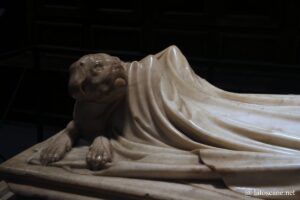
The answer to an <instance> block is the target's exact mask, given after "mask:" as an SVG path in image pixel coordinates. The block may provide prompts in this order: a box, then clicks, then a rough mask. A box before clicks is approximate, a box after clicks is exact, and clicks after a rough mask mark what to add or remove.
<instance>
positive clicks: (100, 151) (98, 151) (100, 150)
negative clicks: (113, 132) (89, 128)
mask: <svg viewBox="0 0 300 200" xmlns="http://www.w3.org/2000/svg"><path fill="white" fill-rule="evenodd" d="M111 161H112V152H111V147H110V143H109V140H108V139H107V138H105V137H102V136H100V137H97V138H95V140H94V141H93V144H92V145H91V146H90V148H89V151H88V153H87V156H86V162H87V164H88V166H89V168H90V169H91V170H99V169H103V168H104V167H105V164H106V163H108V162H111Z"/></svg>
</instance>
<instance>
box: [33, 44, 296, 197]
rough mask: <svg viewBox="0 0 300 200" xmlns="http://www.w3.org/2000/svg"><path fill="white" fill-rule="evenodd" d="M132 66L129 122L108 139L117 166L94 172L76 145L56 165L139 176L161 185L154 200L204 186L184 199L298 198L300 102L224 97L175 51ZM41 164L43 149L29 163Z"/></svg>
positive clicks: (100, 173)
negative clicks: (178, 186) (181, 189)
mask: <svg viewBox="0 0 300 200" xmlns="http://www.w3.org/2000/svg"><path fill="white" fill-rule="evenodd" d="M127 67H128V81H129V84H128V91H127V101H126V112H125V114H126V117H125V120H124V121H123V122H124V128H123V130H122V131H121V132H115V135H116V136H115V137H114V138H113V139H110V142H111V146H112V147H113V154H114V157H113V161H112V163H109V164H108V165H107V168H105V169H103V170H100V171H90V170H88V169H87V166H86V163H85V156H86V153H87V150H88V147H87V146H78V147H74V148H73V149H72V150H71V151H70V152H69V153H68V154H67V155H66V156H65V158H64V159H63V160H61V161H59V162H56V163H52V164H51V166H55V167H63V168H65V169H66V170H68V171H71V172H73V173H78V174H85V175H87V174H89V175H91V176H107V177H127V178H134V180H136V182H135V183H134V184H136V186H137V188H138V187H139V181H140V182H141V184H142V182H143V181H145V179H147V180H149V179H150V180H156V182H157V184H158V185H157V186H158V187H157V188H155V189H153V192H154V193H155V194H156V195H157V196H156V197H157V199H171V198H173V196H172V195H174V194H172V192H170V191H172V190H170V191H168V189H167V188H166V189H164V187H165V185H166V184H167V185H168V184H171V185H172V184H174V186H176V184H178V182H180V183H181V184H182V183H184V184H185V186H184V187H191V186H193V187H195V188H201V191H200V192H199V194H198V193H197V192H195V193H194V194H189V195H187V194H185V195H184V196H182V197H181V198H179V199H197V200H199V199H221V198H222V199H246V198H247V199H248V198H249V199H252V198H253V199H254V198H264V199H300V123H299V122H300V96H297V95H264V94H237V93H231V92H226V91H223V90H221V89H219V88H216V87H214V86H213V85H211V84H210V83H208V82H207V81H206V80H204V79H202V78H201V77H199V76H197V75H196V74H195V73H194V72H193V70H192V69H191V67H190V66H189V64H188V62H187V60H186V58H185V57H184V55H183V54H182V53H181V52H180V50H179V49H178V48H177V47H175V46H171V47H169V48H167V49H165V50H164V51H162V52H160V53H158V54H156V55H149V56H147V57H145V58H144V59H142V60H141V61H134V62H132V63H127ZM38 158H39V151H38V152H37V153H36V154H34V156H33V157H32V158H30V159H29V162H30V163H32V164H39V160H38ZM99 178H101V177H99ZM136 178H138V179H136ZM214 181H222V182H223V183H224V185H223V188H222V187H221V189H220V188H218V187H216V186H215V185H214V183H213V182H214ZM120 184H121V183H120ZM159 184H161V187H159ZM184 184H182V185H184ZM196 186H197V187H196ZM200 186H201V187H200ZM182 187H183V186H182ZM125 190H126V189H125ZM154 190H155V191H154ZM204 190H205V191H206V192H203V191H204ZM195 191H197V190H196V189H195ZM220 191H222V192H220ZM174 192H175V191H174ZM128 193H129V194H130V191H128ZM177 193H178V192H177ZM220 194H221V196H220ZM205 195H206V196H205ZM214 195H215V196H214ZM244 195H248V196H249V197H245V196H244ZM250 196H252V197H250Z"/></svg>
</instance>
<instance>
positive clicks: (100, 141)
mask: <svg viewBox="0 0 300 200" xmlns="http://www.w3.org/2000/svg"><path fill="white" fill-rule="evenodd" d="M70 71H71V74H70V81H69V89H70V94H71V95H72V97H74V98H75V99H76V103H75V106H74V113H73V120H72V121H71V122H70V123H69V124H68V125H67V127H66V128H65V129H63V130H62V131H61V132H60V134H58V136H57V137H56V138H55V139H53V140H52V141H51V142H49V143H48V145H47V147H46V148H45V149H43V151H42V152H41V157H40V159H41V162H42V163H43V164H45V165H46V164H48V163H51V162H55V161H58V160H60V159H62V158H63V156H64V155H65V153H66V152H68V151H69V150H70V149H71V148H72V145H73V144H74V141H75V140H76V139H77V138H78V137H82V138H84V139H87V140H91V139H92V140H93V142H92V144H91V146H90V148H89V152H88V153H87V156H86V161H87V164H88V166H89V167H90V168H91V169H93V170H96V169H100V168H102V167H103V166H104V165H105V163H107V162H109V161H111V159H112V152H111V148H110V143H109V141H108V139H107V136H108V134H107V133H106V127H107V125H108V124H109V119H111V117H112V116H113V113H114V112H115V110H116V108H117V107H118V106H119V105H120V104H121V103H122V101H123V100H124V97H125V94H126V86H127V76H126V71H127V70H126V65H125V64H124V63H123V62H121V61H120V60H119V59H118V58H117V57H112V56H109V55H107V54H90V55H86V56H83V57H82V58H80V59H79V60H78V61H76V62H75V63H74V64H72V65H71V67H70Z"/></svg>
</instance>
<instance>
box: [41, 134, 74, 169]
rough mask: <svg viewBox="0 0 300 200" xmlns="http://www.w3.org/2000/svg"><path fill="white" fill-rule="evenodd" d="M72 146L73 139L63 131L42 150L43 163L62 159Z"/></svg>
mask: <svg viewBox="0 0 300 200" xmlns="http://www.w3.org/2000/svg"><path fill="white" fill-rule="evenodd" d="M71 148H72V141H71V138H70V137H69V136H68V134H65V133H62V134H61V135H59V136H58V137H57V138H55V139H54V140H52V141H50V142H49V143H48V146H47V147H46V148H44V149H43V150H42V152H41V156H40V161H41V163H42V164H43V165H47V164H49V163H52V162H56V161H59V160H61V159H62V158H63V157H64V155H65V154H66V152H68V151H70V150H71Z"/></svg>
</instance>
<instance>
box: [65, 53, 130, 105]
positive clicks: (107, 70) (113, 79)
mask: <svg viewBox="0 0 300 200" xmlns="http://www.w3.org/2000/svg"><path fill="white" fill-rule="evenodd" d="M126 86H127V76H126V70H125V66H124V63H123V62H122V61H121V60H120V59H119V58H117V57H114V56H110V55H107V54H103V53H99V54H89V55H86V56H83V57H81V58H80V59H79V60H78V61H76V62H75V63H73V64H72V65H71V67H70V80H69V91H70V94H71V96H72V97H73V98H75V99H89V100H101V99H105V98H108V97H109V96H111V95H112V94H113V93H114V92H116V90H120V89H124V88H125V87H126Z"/></svg>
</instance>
